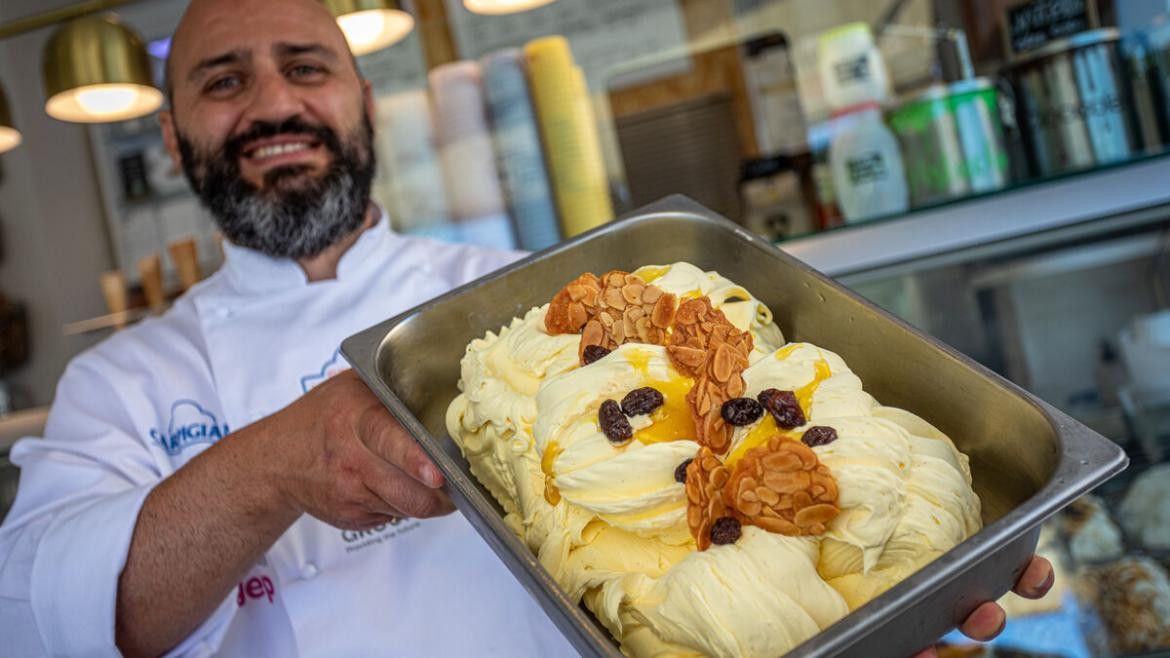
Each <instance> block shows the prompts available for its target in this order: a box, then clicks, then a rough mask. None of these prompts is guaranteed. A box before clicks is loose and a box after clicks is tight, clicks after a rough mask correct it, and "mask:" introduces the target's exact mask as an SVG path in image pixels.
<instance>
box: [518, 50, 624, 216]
mask: <svg viewBox="0 0 1170 658" xmlns="http://www.w3.org/2000/svg"><path fill="white" fill-rule="evenodd" d="M524 57H525V60H526V62H527V65H528V76H529V83H530V84H531V87H532V99H533V101H534V103H535V105H536V117H537V121H538V122H539V124H540V133H541V136H542V137H543V138H544V147H545V158H546V161H547V162H548V169H549V178H550V180H551V181H552V187H553V193H554V195H555V197H556V202H557V210H558V211H559V214H560V219H561V231H562V233H563V234H564V235H565V237H572V236H574V235H577V234H579V233H583V232H585V231H588V230H589V229H591V228H594V227H596V226H600V225H602V224H604V223H606V222H608V221H610V220H611V219H613V204H612V202H611V201H610V197H609V185H608V182H607V180H606V176H605V161H604V160H603V159H602V154H601V142H600V139H599V138H598V135H597V122H596V121H595V120H594V117H593V107H592V105H591V104H590V100H589V92H588V90H587V88H586V86H585V76H584V75H583V74H582V73H581V69H580V68H579V67H577V66H576V65H574V64H573V54H572V52H571V51H570V50H569V42H568V40H567V39H565V38H564V37H562V36H551V37H544V38H541V39H537V40H535V41H531V42H529V43H528V45H526V46H525V47H524Z"/></svg>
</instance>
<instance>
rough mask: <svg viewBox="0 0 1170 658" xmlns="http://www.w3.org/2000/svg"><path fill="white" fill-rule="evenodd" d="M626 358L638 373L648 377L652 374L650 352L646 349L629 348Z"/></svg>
mask: <svg viewBox="0 0 1170 658" xmlns="http://www.w3.org/2000/svg"><path fill="white" fill-rule="evenodd" d="M626 359H627V360H628V361H629V362H630V365H631V366H633V367H634V370H636V371H638V374H640V375H642V376H644V377H646V376H649V375H650V352H648V351H646V350H637V349H635V350H629V353H628V354H627V355H626Z"/></svg>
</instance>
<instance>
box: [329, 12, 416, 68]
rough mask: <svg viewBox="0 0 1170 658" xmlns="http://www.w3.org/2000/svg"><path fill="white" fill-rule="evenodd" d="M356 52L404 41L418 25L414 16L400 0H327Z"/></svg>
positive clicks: (351, 48) (373, 49) (369, 51)
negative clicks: (404, 7) (415, 24)
mask: <svg viewBox="0 0 1170 658" xmlns="http://www.w3.org/2000/svg"><path fill="white" fill-rule="evenodd" d="M324 3H325V7H326V8H327V9H329V12H330V13H332V14H333V17H334V18H336V19H337V24H338V26H340V27H341V31H342V32H343V33H344V34H345V40H346V41H348V42H349V50H350V52H352V53H353V54H354V55H355V56H357V55H365V54H366V53H371V52H373V51H375V50H381V49H382V48H385V47H387V46H390V45H393V44H395V43H397V42H398V41H401V40H402V38H403V37H405V36H406V35H407V34H410V31H411V30H413V29H414V17H413V16H411V15H410V12H408V11H406V10H405V9H403V8H402V3H401V2H400V1H399V0H324Z"/></svg>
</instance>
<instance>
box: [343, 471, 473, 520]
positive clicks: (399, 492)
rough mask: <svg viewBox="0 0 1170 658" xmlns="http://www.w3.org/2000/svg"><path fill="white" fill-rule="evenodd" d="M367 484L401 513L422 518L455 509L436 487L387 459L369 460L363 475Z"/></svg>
mask: <svg viewBox="0 0 1170 658" xmlns="http://www.w3.org/2000/svg"><path fill="white" fill-rule="evenodd" d="M364 480H365V484H366V487H368V488H369V490H370V491H372V492H374V494H375V495H376V496H377V497H378V498H380V499H381V500H382V501H383V502H384V503H385V504H386V505H387V506H388V507H389V508H393V509H396V510H401V512H402V514H401V516H411V517H414V518H419V519H425V518H429V517H432V516H442V515H444V514H450V513H451V512H454V511H455V506H454V505H452V504H451V500H450V499H448V498H447V496H446V495H445V494H444V493H443V492H442V491H439V490H438V489H431V488H430V487H428V486H426V485H424V484H422V483H420V482H418V481H417V480H415V479H414V478H412V477H410V476H408V475H406V474H405V473H403V472H402V471H401V470H400V469H399V468H398V467H397V466H394V465H393V464H390V463H387V462H371V465H370V467H369V469H368V470H367V472H366V473H365V474H364Z"/></svg>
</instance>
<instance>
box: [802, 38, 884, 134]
mask: <svg viewBox="0 0 1170 658" xmlns="http://www.w3.org/2000/svg"><path fill="white" fill-rule="evenodd" d="M817 70H818V71H819V73H820V75H819V77H820V79H821V88H822V93H823V94H824V100H825V103H826V104H827V105H828V106H829V109H830V110H831V111H834V112H836V111H840V110H844V109H846V108H850V107H854V106H857V105H860V104H862V103H871V102H872V103H882V104H885V103H886V102H888V101H889V100H890V79H889V74H888V73H887V72H886V65H885V62H884V61H883V60H882V54H881V51H879V50H878V47H877V44H876V43H875V42H874V39H873V32H872V31H870V29H869V25H866V24H865V23H847V24H845V25H841V26H839V27H835V28H833V29H831V30H828V31H827V32H824V33H822V34H821V35H819V36H818V37H817Z"/></svg>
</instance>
